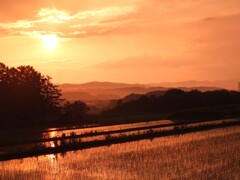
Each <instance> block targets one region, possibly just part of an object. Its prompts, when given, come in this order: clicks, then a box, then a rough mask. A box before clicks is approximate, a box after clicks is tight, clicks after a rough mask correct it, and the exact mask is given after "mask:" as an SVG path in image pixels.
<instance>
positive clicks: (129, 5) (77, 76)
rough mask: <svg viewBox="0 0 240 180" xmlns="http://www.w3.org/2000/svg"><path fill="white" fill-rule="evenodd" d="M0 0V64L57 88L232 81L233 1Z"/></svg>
mask: <svg viewBox="0 0 240 180" xmlns="http://www.w3.org/2000/svg"><path fill="white" fill-rule="evenodd" d="M1 2H3V3H1V6H0V49H1V51H0V60H1V61H2V62H3V63H5V64H6V65H8V66H17V65H32V66H34V67H35V68H36V69H38V70H39V71H41V72H42V73H44V74H47V75H50V76H51V77H52V78H53V80H54V81H55V82H57V83H67V82H68V83H82V82H88V81H111V82H126V83H159V82H178V81H188V80H199V81H205V80H209V81H218V80H225V79H239V77H240V71H239V66H240V61H239V59H240V51H239V49H240V44H239V39H240V34H239V29H240V24H239V21H240V1H239V0H231V1H221V2H219V0H203V1H190V0H188V1H184V2H182V1H179V0H172V1H166V0H161V1H160V0H149V1H147V0H131V1H127V0H116V1H110V0H101V1H99V0H88V1H73V2H71V3H69V1H25V0H23V1H7V0H3V1H1ZM216 9H217V10H216ZM226 85H227V83H226ZM234 87H235V86H234Z"/></svg>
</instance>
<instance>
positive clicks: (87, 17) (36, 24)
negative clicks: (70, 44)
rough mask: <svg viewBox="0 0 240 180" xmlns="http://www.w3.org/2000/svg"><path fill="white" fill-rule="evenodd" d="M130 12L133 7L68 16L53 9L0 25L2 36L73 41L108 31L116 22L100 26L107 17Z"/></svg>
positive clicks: (62, 11) (104, 9)
mask: <svg viewBox="0 0 240 180" xmlns="http://www.w3.org/2000/svg"><path fill="white" fill-rule="evenodd" d="M131 11H133V7H107V8H103V9H98V10H92V11H83V12H78V13H76V14H70V13H69V12H67V11H64V10H58V9H56V8H43V9H40V10H39V12H38V13H37V15H36V18H35V19H32V20H19V21H16V22H11V23H0V30H1V32H5V33H6V34H5V35H32V36H36V35H38V36H41V35H44V34H49V33H51V34H58V35H59V36H61V37H65V38H66V37H68V38H76V37H85V36H93V35H101V34H106V33H107V32H111V31H112V30H113V29H115V28H116V27H117V26H119V24H118V23H112V24H111V23H100V22H101V21H104V20H105V19H108V18H109V17H111V18H112V17H115V16H121V15H123V14H127V13H129V12H131Z"/></svg>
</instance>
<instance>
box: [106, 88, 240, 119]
mask: <svg viewBox="0 0 240 180" xmlns="http://www.w3.org/2000/svg"><path fill="white" fill-rule="evenodd" d="M221 105H240V92H237V91H228V90H215V91H207V92H200V91H198V90H192V91H189V92H185V91H183V90H180V89H170V90H168V91H166V93H165V94H164V95H163V96H155V95H152V96H145V95H143V96H141V98H140V99H138V100H134V101H130V102H126V103H123V102H122V100H119V101H118V103H117V106H116V107H115V108H114V109H112V110H108V111H105V113H106V114H114V113H115V114H116V113H117V114H139V113H152V112H153V113H162V112H176V111H179V110H182V109H188V108H200V107H213V106H221Z"/></svg>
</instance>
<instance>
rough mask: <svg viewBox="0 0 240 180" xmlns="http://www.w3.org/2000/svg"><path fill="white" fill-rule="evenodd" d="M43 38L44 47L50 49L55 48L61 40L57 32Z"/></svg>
mask: <svg viewBox="0 0 240 180" xmlns="http://www.w3.org/2000/svg"><path fill="white" fill-rule="evenodd" d="M41 39H42V41H43V45H44V47H45V48H46V49H47V50H49V51H52V50H54V49H55V48H56V46H57V43H58V41H59V37H58V36H57V35H55V34H50V35H44V36H41Z"/></svg>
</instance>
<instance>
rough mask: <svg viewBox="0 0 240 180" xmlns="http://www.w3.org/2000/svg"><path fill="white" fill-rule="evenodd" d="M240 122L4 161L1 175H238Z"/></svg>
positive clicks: (161, 177) (215, 177) (111, 176)
mask: <svg viewBox="0 0 240 180" xmlns="http://www.w3.org/2000/svg"><path fill="white" fill-rule="evenodd" d="M239 142H240V127H239V126H237V127H229V128H222V129H216V130H210V131H204V132H195V133H189V134H185V135H181V136H169V137H162V138H156V139H154V140H152V141H151V140H143V141H139V142H131V143H125V144H118V145H112V146H110V147H99V148H92V149H87V150H82V151H75V152H67V153H66V154H57V155H47V156H39V157H35V158H25V159H19V160H11V161H4V162H0V179H16V177H17V179H178V178H179V179H185V178H186V179H239V178H240V166H239V164H240V152H239V149H240V143H239Z"/></svg>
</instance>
